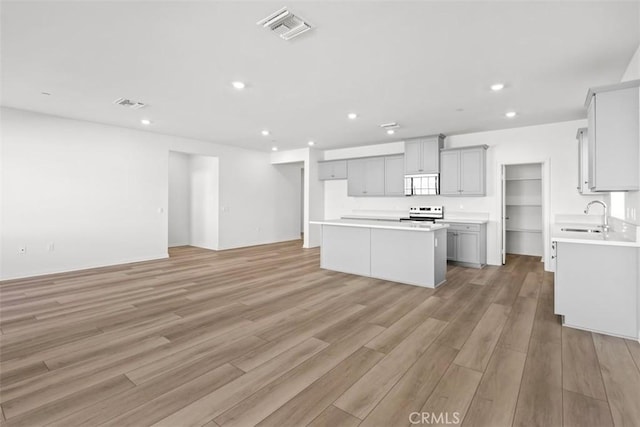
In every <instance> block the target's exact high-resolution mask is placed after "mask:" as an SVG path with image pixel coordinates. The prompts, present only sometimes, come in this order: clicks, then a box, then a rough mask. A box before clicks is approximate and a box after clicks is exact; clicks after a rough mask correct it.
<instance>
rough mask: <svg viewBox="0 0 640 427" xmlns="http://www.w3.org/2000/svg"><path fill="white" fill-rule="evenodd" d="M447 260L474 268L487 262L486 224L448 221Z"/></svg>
mask: <svg viewBox="0 0 640 427" xmlns="http://www.w3.org/2000/svg"><path fill="white" fill-rule="evenodd" d="M444 222H445V223H446V221H444ZM447 261H452V262H456V263H459V264H461V265H465V266H469V267H476V268H480V267H482V266H484V265H485V264H486V263H487V226H486V224H461V223H449V228H447Z"/></svg>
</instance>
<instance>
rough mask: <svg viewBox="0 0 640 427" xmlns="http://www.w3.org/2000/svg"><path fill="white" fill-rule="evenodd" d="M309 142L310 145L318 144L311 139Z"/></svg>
mask: <svg viewBox="0 0 640 427" xmlns="http://www.w3.org/2000/svg"><path fill="white" fill-rule="evenodd" d="M307 144H309V145H310V146H313V145H316V143H315V142H313V141H309V142H307Z"/></svg>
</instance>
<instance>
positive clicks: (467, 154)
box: [460, 148, 485, 196]
mask: <svg viewBox="0 0 640 427" xmlns="http://www.w3.org/2000/svg"><path fill="white" fill-rule="evenodd" d="M484 163H485V162H484V149H483V148H474V149H470V150H461V151H460V190H461V191H460V194H461V195H463V196H483V195H484V193H485V191H484V181H485V174H484V166H485V165H484Z"/></svg>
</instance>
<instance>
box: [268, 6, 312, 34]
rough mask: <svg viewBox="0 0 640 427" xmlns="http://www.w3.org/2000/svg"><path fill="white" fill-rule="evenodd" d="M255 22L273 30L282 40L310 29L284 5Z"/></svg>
mask: <svg viewBox="0 0 640 427" xmlns="http://www.w3.org/2000/svg"><path fill="white" fill-rule="evenodd" d="M257 24H258V25H262V26H263V27H264V28H267V29H269V30H271V31H273V32H274V33H276V34H278V35H279V36H280V37H281V38H283V39H284V40H291V39H292V38H294V37H298V36H299V35H300V34H302V33H305V32H307V31H309V30H310V29H311V26H310V25H309V24H307V23H306V22H304V21H303V20H302V19H301V18H300V17H298V16H295V15H294V14H293V13H291V12H290V11H289V10H288V9H287V8H286V7H283V8H282V9H280V10H279V11H277V12H274V13H272V14H271V15H269V16H267V17H266V18H264V19H261V20H260V21H258V22H257Z"/></svg>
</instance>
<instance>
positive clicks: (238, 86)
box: [231, 81, 246, 90]
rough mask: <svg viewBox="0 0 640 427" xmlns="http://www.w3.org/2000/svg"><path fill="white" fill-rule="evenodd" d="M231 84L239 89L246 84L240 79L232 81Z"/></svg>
mask: <svg viewBox="0 0 640 427" xmlns="http://www.w3.org/2000/svg"><path fill="white" fill-rule="evenodd" d="M231 84H232V85H233V87H235V88H236V89H238V90H242V89H244V88H245V86H246V85H245V84H244V82H240V81H236V82H232V83H231Z"/></svg>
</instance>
